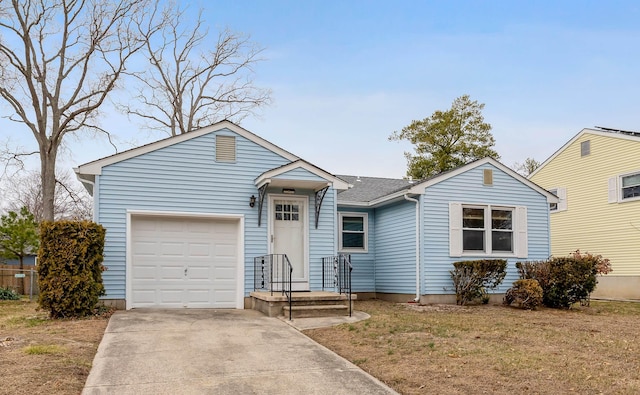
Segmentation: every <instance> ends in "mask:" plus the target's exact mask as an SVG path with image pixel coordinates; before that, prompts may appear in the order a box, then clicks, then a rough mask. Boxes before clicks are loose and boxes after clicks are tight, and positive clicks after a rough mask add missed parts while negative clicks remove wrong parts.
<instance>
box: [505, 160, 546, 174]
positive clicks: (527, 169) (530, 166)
mask: <svg viewBox="0 0 640 395" xmlns="http://www.w3.org/2000/svg"><path fill="white" fill-rule="evenodd" d="M541 164H542V163H540V162H538V161H537V160H535V159H533V158H527V159H525V160H524V162H522V163H520V162H515V163H514V164H513V166H512V167H511V168H512V169H513V170H515V171H517V172H518V173H520V174H522V175H523V176H525V177H529V175H531V173H533V172H534V171H536V169H537V168H538V167H540V165H541Z"/></svg>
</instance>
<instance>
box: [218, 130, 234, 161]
mask: <svg viewBox="0 0 640 395" xmlns="http://www.w3.org/2000/svg"><path fill="white" fill-rule="evenodd" d="M235 160H236V138H235V137H234V136H216V161H220V162H235Z"/></svg>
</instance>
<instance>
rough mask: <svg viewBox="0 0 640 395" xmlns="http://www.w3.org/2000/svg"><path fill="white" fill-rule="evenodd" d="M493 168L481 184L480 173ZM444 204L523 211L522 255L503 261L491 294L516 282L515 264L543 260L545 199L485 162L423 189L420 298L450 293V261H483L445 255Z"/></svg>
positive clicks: (546, 247) (446, 220) (547, 245)
mask: <svg viewBox="0 0 640 395" xmlns="http://www.w3.org/2000/svg"><path fill="white" fill-rule="evenodd" d="M484 169H493V185H492V186H485V185H483V183H482V181H483V170H484ZM449 202H461V203H476V204H495V205H505V206H526V207H527V224H528V227H527V236H528V237H527V238H528V246H529V248H528V251H529V253H528V257H527V258H508V267H507V276H506V278H505V279H504V281H503V282H502V285H501V286H500V287H499V288H498V289H497V290H496V291H495V292H496V293H502V292H505V291H506V290H507V289H508V288H510V287H511V285H512V283H513V281H515V280H517V278H518V276H517V271H516V269H515V263H516V262H517V261H524V260H538V259H546V258H547V257H548V256H549V254H550V241H549V205H548V204H547V198H546V197H545V196H543V195H542V194H540V193H538V192H537V191H535V190H533V189H531V188H529V187H528V186H527V185H525V184H523V183H521V182H520V181H519V180H517V179H515V178H513V177H511V176H510V175H508V174H506V173H504V172H502V171H501V170H499V169H498V168H496V167H494V166H492V165H490V164H485V165H482V166H479V167H477V168H474V169H471V170H469V171H467V172H465V173H462V174H459V175H457V176H455V177H452V178H449V179H447V180H445V181H442V182H440V183H438V184H436V185H433V186H430V187H428V188H426V191H425V194H424V195H423V196H422V203H423V204H422V206H423V220H422V232H423V233H422V238H423V248H422V271H421V273H422V285H423V291H422V294H451V293H453V290H452V289H451V288H452V286H453V284H452V282H451V277H450V274H449V271H450V270H451V269H452V268H453V265H452V264H453V262H456V261H460V260H472V259H481V258H484V257H480V256H478V257H472V256H464V257H450V256H449Z"/></svg>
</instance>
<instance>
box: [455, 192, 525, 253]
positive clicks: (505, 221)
mask: <svg viewBox="0 0 640 395" xmlns="http://www.w3.org/2000/svg"><path fill="white" fill-rule="evenodd" d="M526 215H527V209H526V207H508V206H497V205H496V206H493V205H477V204H463V203H450V206H449V231H450V232H449V236H450V237H449V247H450V255H451V256H463V255H468V256H517V257H526V255H527V219H526Z"/></svg>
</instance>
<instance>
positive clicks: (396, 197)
mask: <svg viewBox="0 0 640 395" xmlns="http://www.w3.org/2000/svg"><path fill="white" fill-rule="evenodd" d="M423 193H424V191H423ZM421 194H422V193H413V192H410V191H408V190H407V189H403V190H401V191H399V192H395V193H392V194H390V195H387V196H383V197H381V198H378V199H375V200H371V201H369V202H354V201H338V206H340V207H366V208H375V207H379V206H382V205H384V204H387V203H391V202H394V201H400V200H405V199H404V196H405V195H421ZM339 197H340V195H338V198H339Z"/></svg>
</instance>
